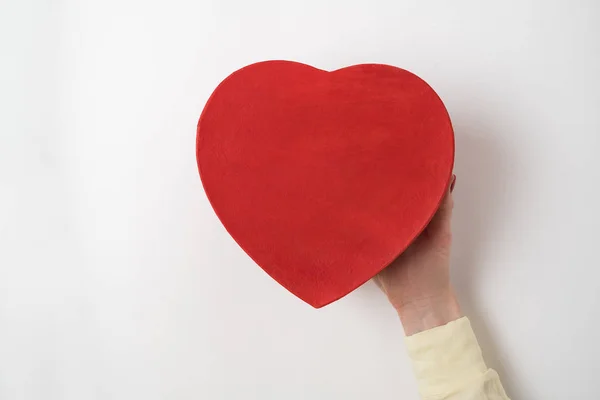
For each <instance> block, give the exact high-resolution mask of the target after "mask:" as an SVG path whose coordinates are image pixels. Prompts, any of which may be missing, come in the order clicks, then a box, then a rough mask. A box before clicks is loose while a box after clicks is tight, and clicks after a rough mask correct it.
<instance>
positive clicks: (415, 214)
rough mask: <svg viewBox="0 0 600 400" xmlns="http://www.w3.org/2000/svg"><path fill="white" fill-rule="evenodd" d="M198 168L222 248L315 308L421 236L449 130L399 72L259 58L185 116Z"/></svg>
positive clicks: (438, 107)
mask: <svg viewBox="0 0 600 400" xmlns="http://www.w3.org/2000/svg"><path fill="white" fill-rule="evenodd" d="M197 160H198V167H199V170H200V176H201V179H202V183H203V185H204V189H205V191H206V194H207V196H208V198H209V200H210V203H211V204H212V206H213V208H214V210H215V212H216V214H217V215H218V217H219V219H220V220H221V222H222V223H223V225H224V226H225V228H226V229H227V231H228V232H229V233H230V234H231V236H232V237H233V238H234V239H235V241H236V242H237V243H238V244H239V245H240V246H241V247H242V248H243V249H244V251H245V252H246V253H247V254H248V255H249V256H250V257H251V258H252V259H253V260H254V261H255V262H256V263H257V264H258V265H259V266H260V267H261V268H262V269H264V270H265V271H266V272H267V273H268V274H269V275H270V276H271V277H273V278H274V279H275V280H276V281H277V282H279V283H280V284H281V285H283V286H284V287H285V288H287V289H288V290H289V291H290V292H292V293H293V294H295V295H296V296H298V297H299V298H301V299H302V300H304V301H306V302H307V303H309V304H311V305H312V306H314V307H322V306H324V305H326V304H328V303H331V302H332V301H335V300H337V299H339V298H340V297H342V296H344V295H346V294H348V293H350V292H351V291H352V290H354V289H356V288H357V287H358V286H360V285H362V284H363V283H365V282H366V281H367V280H369V279H370V278H372V277H373V276H374V275H376V274H377V273H378V272H379V271H381V270H382V269H383V268H384V267H386V266H387V265H388V264H389V263H391V262H392V261H393V260H394V259H395V258H396V257H397V256H398V255H399V254H400V253H402V251H404V250H405V249H406V248H407V247H408V245H409V244H410V243H411V242H412V241H413V240H414V239H415V238H416V237H417V236H418V235H419V234H420V232H421V231H422V230H423V229H424V228H425V226H426V225H427V223H428V222H429V220H430V219H431V218H432V216H433V214H434V213H435V211H436V210H437V208H438V207H439V205H440V203H441V200H442V198H443V196H444V193H445V191H446V189H447V187H448V184H449V182H450V178H451V175H452V167H453V162H454V135H453V131H452V125H451V123H450V118H449V116H448V113H447V111H446V108H445V107H444V105H443V103H442V101H441V100H440V98H439V97H438V96H437V94H436V93H435V92H434V91H433V89H431V87H429V85H427V83H425V82H424V81H423V80H421V79H420V78H419V77H417V76H416V75H414V74H412V73H410V72H408V71H405V70H402V69H399V68H396V67H392V66H387V65H380V64H365V65H355V66H351V67H347V68H343V69H340V70H336V71H333V72H327V71H323V70H319V69H316V68H313V67H311V66H308V65H304V64H299V63H294V62H289V61H267V62H262V63H257V64H252V65H249V66H247V67H245V68H242V69H240V70H238V71H236V72H234V73H233V74H231V75H230V76H229V77H228V78H226V79H225V80H224V81H223V82H222V83H221V84H220V85H219V86H218V87H217V89H216V90H215V91H214V92H213V94H212V96H211V97H210V99H209V101H208V102H207V104H206V106H205V108H204V111H203V112H202V115H201V117H200V121H199V122H198V136H197ZM214 267H215V268H237V266H234V265H228V266H225V265H222V266H214ZM274 301H275V299H274Z"/></svg>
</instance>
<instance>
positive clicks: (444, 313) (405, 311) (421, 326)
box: [396, 287, 463, 336]
mask: <svg viewBox="0 0 600 400" xmlns="http://www.w3.org/2000/svg"><path fill="white" fill-rule="evenodd" d="M396 311H397V312H398V315H399V317H400V320H401V321H402V326H403V327H404V333H405V334H406V336H410V335H414V334H415V333H419V332H422V331H426V330H428V329H431V328H435V327H437V326H442V325H445V324H447V323H448V322H451V321H454V320H457V319H459V318H460V317H462V316H463V314H462V312H461V310H460V305H459V304H458V300H457V299H456V296H455V295H454V290H453V289H452V288H451V287H449V288H448V289H447V290H444V291H442V292H441V293H439V294H438V295H436V296H434V297H426V298H414V299H411V300H409V301H405V302H403V303H402V305H401V306H400V307H398V308H397V309H396Z"/></svg>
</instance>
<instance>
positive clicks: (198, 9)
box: [0, 0, 600, 400]
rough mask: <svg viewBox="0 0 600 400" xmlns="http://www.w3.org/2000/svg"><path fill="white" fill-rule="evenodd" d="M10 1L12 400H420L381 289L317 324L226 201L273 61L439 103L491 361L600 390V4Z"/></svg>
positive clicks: (0, 107) (462, 282)
mask: <svg viewBox="0 0 600 400" xmlns="http://www.w3.org/2000/svg"><path fill="white" fill-rule="evenodd" d="M0 4H1V9H0V44H1V49H0V50H1V52H0V399H7V400H13V399H15V400H16V399H43V400H53V399H76V400H81V399H127V400H130V399H144V400H150V399H210V400H212V399H261V400H268V399H290V400H295V399H312V400H320V399H323V400H326V399H344V400H351V399H357V400H358V399H361V400H363V399H378V400H385V399H390V400H391V399H416V398H417V394H416V385H415V382H414V377H413V375H412V372H411V367H410V364H409V361H408V359H407V356H406V354H405V349H404V345H403V333H402V329H401V326H400V324H399V322H398V320H397V317H396V316H395V314H394V312H393V311H392V309H391V308H390V307H389V306H388V305H387V304H386V301H385V300H384V298H383V296H382V295H380V294H379V292H378V291H377V289H376V287H375V286H374V285H373V284H371V283H369V284H367V285H366V286H364V287H362V288H360V289H358V290H357V291H355V292H354V293H352V294H351V295H349V296H347V297H346V298H344V299H342V300H341V301H339V302H337V303H334V304H332V305H330V306H328V307H326V308H324V309H322V310H314V309H312V308H310V307H309V306H307V305H305V304H304V303H302V302H301V301H300V300H298V299H296V298H295V297H294V296H292V295H290V294H289V293H287V292H286V291H285V290H284V289H283V288H281V287H279V286H278V285H277V284H276V283H275V282H274V281H272V280H271V279H270V278H269V277H268V276H267V275H266V274H265V273H264V272H262V270H260V269H259V268H258V267H257V266H256V265H254V264H253V262H252V261H251V260H250V259H249V258H248V257H247V256H246V255H245V254H244V253H243V252H242V251H241V250H240V249H239V248H238V246H237V245H236V244H235V243H234V242H233V240H232V239H231V238H230V237H229V236H228V235H227V234H226V232H225V230H224V229H223V227H222V226H221V225H220V223H219V221H218V220H217V218H216V217H215V215H214V213H213V212H212V210H211V208H210V206H209V204H208V202H207V200H206V197H205V196H204V192H203V190H202V187H201V184H200V180H199V178H198V173H197V169H196V164H195V149H194V146H195V128H196V123H197V119H198V116H199V114H200V112H201V110H202V107H203V106H204V103H205V101H206V100H207V99H208V97H209V95H210V93H211V91H212V90H213V89H214V88H215V87H216V85H217V84H218V83H219V82H220V81H221V80H222V79H223V78H225V77H226V76H227V75H228V74H229V73H231V72H232V71H234V70H236V69H237V68H240V67H242V66H244V65H246V64H249V63H252V62H255V61H260V60H265V59H291V60H297V61H301V62H305V63H309V64H312V65H314V66H316V67H319V68H324V69H336V68H340V67H343V66H347V65H350V64H355V63H363V62H380V63H387V64H393V65H396V66H400V67H403V68H406V69H409V70H411V71H413V72H415V73H417V74H419V75H420V76H421V77H423V78H424V79H425V80H427V81H428V82H429V83H430V84H431V85H432V86H433V87H434V88H435V89H436V91H437V92H438V93H439V94H440V96H441V97H442V99H443V100H444V102H445V103H446V105H447V107H448V109H449V111H450V114H451V116H452V119H453V122H454V126H455V130H456V140H457V160H456V173H457V176H458V180H457V184H456V190H455V193H456V213H455V232H456V245H455V253H454V256H453V279H454V281H455V284H456V286H457V289H458V291H459V295H460V299H461V302H462V305H463V307H464V309H465V311H466V313H467V314H468V315H469V316H470V318H471V320H472V322H473V325H474V327H475V330H476V333H477V335H478V337H479V339H480V342H481V344H482V347H483V349H484V355H485V357H486V360H487V361H488V364H489V365H490V366H492V367H494V368H495V369H497V370H498V372H499V373H500V375H501V377H502V380H503V382H504V385H505V387H506V389H507V391H508V393H509V395H511V397H513V398H514V399H543V400H548V399H581V400H588V399H597V398H598V396H600V380H598V360H599V359H600V344H599V342H598V337H600V319H599V318H600V272H599V271H600V269H599V268H600V262H599V260H598V258H599V249H600V189H598V185H599V184H600V158H599V157H598V152H599V150H600V77H599V72H600V28H599V27H598V26H599V25H598V22H599V19H600V3H599V2H598V1H596V0H570V1H568V0H563V1H558V0H550V1H549V0H539V1H533V0H510V1H506V0H505V1H494V2H492V1H478V0H472V1H460V0H455V1H425V0H393V1H349V0H345V1H342V0H338V1H323V0H322V1H314V2H313V1H293V2H291V1H275V0H272V1H263V0H255V1H243V0H235V1H234V0H213V1H203V0H195V1H192V0H190V1H183V0H181V1H177V0H173V1H158V0H156V1H149V0H145V1H142V0H139V1H134V0H118V1H117V0H105V1H94V0H46V1H44V0H38V1H35V0H8V1H7V0H2V2H1V3H0Z"/></svg>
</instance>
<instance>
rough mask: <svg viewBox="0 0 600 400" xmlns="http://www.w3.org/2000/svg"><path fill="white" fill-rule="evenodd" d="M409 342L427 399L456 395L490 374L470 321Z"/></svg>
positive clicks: (412, 337) (465, 320) (440, 327)
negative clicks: (486, 374) (487, 373)
mask: <svg viewBox="0 0 600 400" xmlns="http://www.w3.org/2000/svg"><path fill="white" fill-rule="evenodd" d="M405 341H406V346H407V348H408V354H409V356H410V358H411V360H412V364H413V368H414V370H415V375H416V377H417V384H418V386H419V392H420V394H421V396H422V397H423V398H424V399H441V398H444V397H446V396H448V395H451V394H453V393H456V392H458V391H460V390H461V389H462V388H464V387H465V386H467V385H469V384H470V383H471V382H473V381H474V380H476V379H478V378H480V377H482V376H483V375H484V374H485V373H486V371H487V367H486V365H485V362H484V361H483V357H482V355H481V348H480V347H479V343H477V338H476V337H475V333H473V329H472V328H471V323H470V322H469V320H468V319H467V318H466V317H462V318H459V319H457V320H455V321H452V322H449V323H448V324H446V325H442V326H438V327H436V328H433V329H429V330H427V331H423V332H419V333H417V334H415V335H412V336H409V337H407V338H405Z"/></svg>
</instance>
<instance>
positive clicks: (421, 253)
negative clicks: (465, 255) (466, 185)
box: [373, 176, 462, 335]
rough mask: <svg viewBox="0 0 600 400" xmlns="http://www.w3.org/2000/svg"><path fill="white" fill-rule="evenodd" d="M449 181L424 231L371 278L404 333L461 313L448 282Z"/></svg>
mask: <svg viewBox="0 0 600 400" xmlns="http://www.w3.org/2000/svg"><path fill="white" fill-rule="evenodd" d="M455 181H456V176H453V177H452V182H451V184H450V188H449V190H448V193H447V194H446V197H445V198H444V200H443V201H442V205H441V206H440V208H439V209H438V211H437V212H436V214H435V216H434V217H433V219H432V220H431V222H430V223H429V225H428V226H427V228H425V230H424V231H423V233H421V235H420V236H419V237H418V238H417V239H416V240H415V241H414V242H413V243H412V244H411V245H410V246H409V247H408V249H406V251H404V252H403V253H402V254H401V255H400V256H399V257H398V258H397V259H396V260H395V261H394V262H392V263H391V264H390V265H389V266H388V267H387V268H385V269H384V270H383V271H381V272H380V273H379V274H378V275H376V276H375V278H373V279H374V281H375V283H377V285H378V286H379V288H380V289H381V290H382V291H383V293H385V295H386V296H387V298H388V300H389V301H390V303H391V304H392V306H394V308H395V309H396V311H397V312H398V315H399V316H400V320H401V321H402V325H403V327H404V332H405V333H406V335H412V334H415V333H418V332H421V331H424V330H427V329H430V328H434V327H436V326H440V325H444V324H446V323H448V322H450V321H454V320H455V319H458V318H460V317H461V316H462V314H461V311H460V306H459V305H458V301H457V299H456V296H455V295H454V290H453V289H452V285H451V284H450V248H451V244H452V230H451V219H452V208H453V205H454V203H453V199H452V190H453V189H454V183H455Z"/></svg>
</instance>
